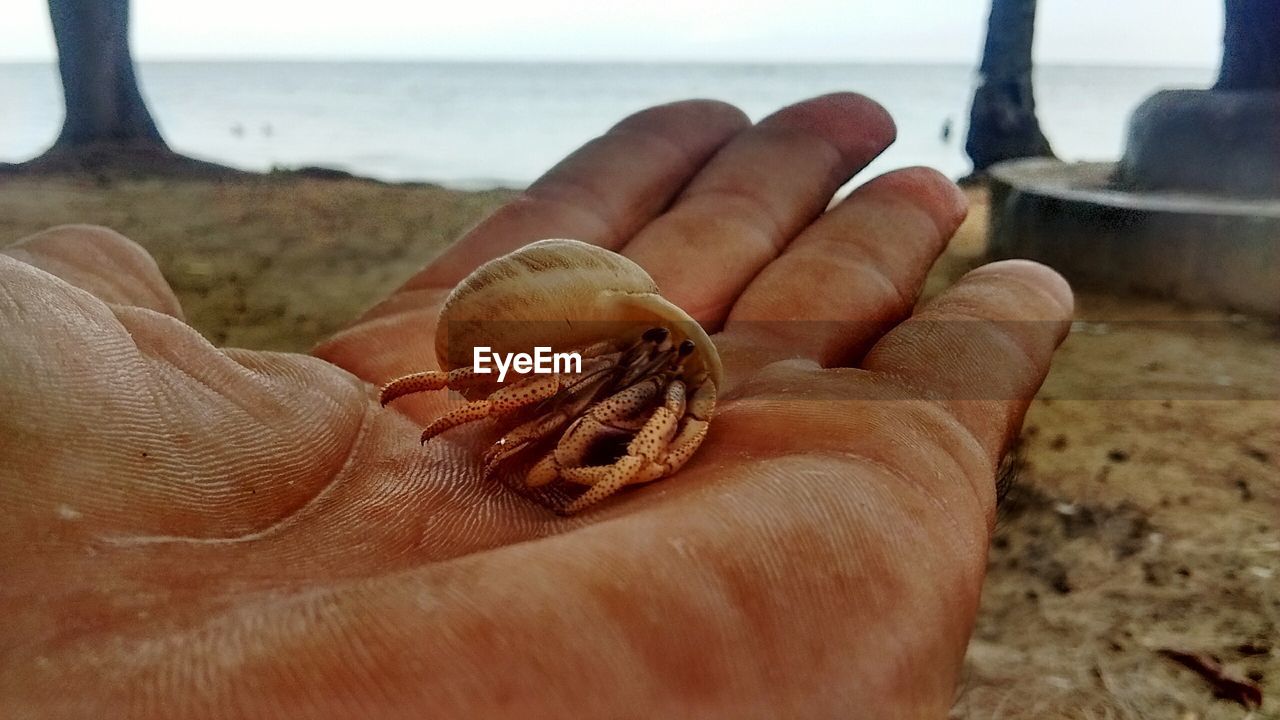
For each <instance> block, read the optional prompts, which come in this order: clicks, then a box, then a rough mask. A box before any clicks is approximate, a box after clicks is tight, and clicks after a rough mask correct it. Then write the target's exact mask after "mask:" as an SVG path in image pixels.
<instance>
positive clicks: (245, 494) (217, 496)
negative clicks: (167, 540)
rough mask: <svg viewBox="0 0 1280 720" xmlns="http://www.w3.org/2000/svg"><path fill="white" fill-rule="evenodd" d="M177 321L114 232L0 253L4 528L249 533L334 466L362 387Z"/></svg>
mask: <svg viewBox="0 0 1280 720" xmlns="http://www.w3.org/2000/svg"><path fill="white" fill-rule="evenodd" d="M51 273H56V274H57V276H55V274H51ZM179 315H180V311H179V309H178V305H177V301H176V299H175V298H174V296H173V293H172V291H171V290H169V288H168V286H167V285H166V284H165V283H164V281H163V279H162V278H161V277H160V275H159V272H158V270H157V269H156V267H155V263H154V261H152V260H151V258H150V257H149V256H147V254H146V253H145V251H143V250H142V249H141V248H139V247H138V246H137V245H135V244H133V243H132V242H130V241H128V240H127V239H125V238H123V237H122V236H120V235H117V234H115V233H112V232H110V231H106V230H102V229H96V228H84V227H79V228H77V227H67V228H58V229H55V230H53V231H49V232H46V233H41V234H40V235H36V236H33V237H32V238H29V239H27V240H26V241H23V242H20V243H19V244H18V245H17V246H15V247H12V248H9V249H8V250H7V251H6V252H5V253H4V254H0V337H3V338H4V343H3V344H0V404H2V405H3V408H0V438H2V439H3V440H2V441H0V504H3V506H4V507H6V508H11V509H12V511H8V512H6V513H5V515H4V519H3V520H0V536H2V535H8V536H10V537H11V538H12V537H27V538H30V537H32V536H33V535H37V534H38V535H41V536H43V535H44V534H45V531H46V529H47V528H48V527H49V521H50V520H55V519H58V518H61V519H76V520H79V521H80V522H77V523H61V524H55V527H77V528H80V530H79V531H80V532H84V531H86V530H88V529H90V528H92V530H93V531H94V532H97V533H104V534H112V535H130V534H145V535H184V536H190V537H208V538H216V537H231V536H237V535H240V534H245V533H251V532H255V531H257V530H260V529H262V528H264V527H267V526H269V525H271V524H272V523H274V522H277V521H279V519H280V518H282V517H284V516H286V515H287V514H289V513H291V512H293V511H294V510H296V509H297V508H298V507H300V506H301V505H303V504H305V503H306V502H307V501H308V500H309V499H310V498H312V497H314V495H315V494H316V493H317V492H318V488H319V487H320V486H322V485H323V483H325V482H326V481H327V479H328V478H331V477H332V476H333V475H334V474H335V473H336V471H337V468H339V467H340V466H341V465H342V463H343V462H344V461H345V458H346V457H347V455H348V453H349V450H350V446H351V444H352V442H353V440H354V438H355V436H356V434H357V429H358V428H359V427H360V424H361V422H362V418H363V416H364V414H365V412H367V408H368V407H369V406H370V402H369V398H368V392H369V391H368V389H367V388H366V387H365V386H364V385H363V384H362V383H360V382H359V381H357V380H356V379H355V378H353V377H351V376H350V375H347V374H346V373H343V372H342V371H340V370H337V369H336V368H333V367H332V366H330V365H328V364H327V363H324V362H323V361H320V360H316V359H312V358H306V357H302V356H290V355H279V354H268V353H250V352H246V351H226V352H224V351H221V350H218V349H217V348H214V347H213V346H212V345H210V344H209V343H208V342H207V341H205V340H204V338H202V337H201V336H200V335H199V334H198V333H197V332H195V331H194V330H193V329H191V328H190V327H188V326H187V325H185V324H184V323H182V322H181V321H180V320H179V319H178V316H179ZM68 531H70V530H68ZM14 533H16V535H14Z"/></svg>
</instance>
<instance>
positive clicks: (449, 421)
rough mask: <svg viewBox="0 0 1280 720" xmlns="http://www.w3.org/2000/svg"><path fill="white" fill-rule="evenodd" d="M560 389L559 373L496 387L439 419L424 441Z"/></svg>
mask: <svg viewBox="0 0 1280 720" xmlns="http://www.w3.org/2000/svg"><path fill="white" fill-rule="evenodd" d="M559 390H560V376H559V375H534V376H531V377H527V378H524V379H522V380H520V381H519V382H517V383H515V384H514V385H508V386H507V387H504V388H502V389H500V390H497V391H496V392H494V393H493V394H492V395H490V396H489V397H487V398H485V399H484V400H473V401H471V402H469V403H467V404H466V405H463V406H462V407H459V408H454V409H453V410H450V411H449V412H447V413H445V414H444V415H441V416H440V417H438V418H436V419H435V420H433V421H432V422H431V424H430V425H428V426H427V427H426V429H424V430H423V431H422V442H424V443H425V442H426V441H428V440H430V439H431V438H433V437H435V436H436V435H439V434H440V433H442V432H444V431H445V430H448V429H450V428H453V427H456V426H458V425H463V424H465V423H469V422H473V421H475V420H483V419H484V418H487V417H491V416H496V415H506V414H508V413H511V412H515V411H516V410H519V409H520V408H522V407H525V406H527V405H532V404H534V403H538V402H542V401H543V400H546V399H547V398H549V397H551V396H553V395H555V394H556V393H557V392H559Z"/></svg>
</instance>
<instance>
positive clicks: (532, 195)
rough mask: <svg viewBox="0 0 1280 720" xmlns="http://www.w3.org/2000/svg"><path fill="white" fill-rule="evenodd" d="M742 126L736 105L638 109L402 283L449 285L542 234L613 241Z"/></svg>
mask: <svg viewBox="0 0 1280 720" xmlns="http://www.w3.org/2000/svg"><path fill="white" fill-rule="evenodd" d="M748 125H749V122H748V120H747V118H746V116H745V115H743V114H742V112H741V111H740V110H738V109H737V108H735V107H733V106H732V105H728V104H725V103H720V102H713V101H709V100H690V101H685V102H677V103H671V104H669V105H661V106H658V107H654V108H649V109H647V110H643V111H641V112H639V113H636V114H635V115H632V116H631V117H628V118H627V119H625V120H623V121H622V122H620V123H618V124H617V125H615V126H614V127H613V128H612V129H610V130H609V131H608V132H607V133H605V134H604V135H602V136H600V137H598V138H596V139H595V140H592V141H591V142H589V143H587V144H586V145H584V146H583V147H582V148H580V149H579V150H578V151H577V152H575V153H573V154H572V155H570V156H569V157H567V158H565V159H564V160H563V161H562V162H560V164H558V165H556V166H555V167H554V168H552V169H551V170H550V171H548V172H547V173H546V174H545V175H543V176H542V177H541V178H540V179H538V180H537V181H536V182H534V183H533V185H531V186H530V187H529V189H528V190H527V191H525V193H524V194H523V195H522V196H521V197H520V198H519V199H517V200H515V201H513V202H511V203H508V204H507V205H506V206H505V207H503V208H501V209H500V210H498V211H497V212H496V213H494V214H493V215H492V216H490V217H489V218H488V219H486V220H485V221H484V222H482V223H481V224H480V225H479V226H478V227H476V229H474V230H472V231H471V232H470V233H468V234H467V236H466V237H464V238H462V239H461V240H459V241H458V242H456V243H454V244H453V245H452V246H451V247H450V248H449V249H448V250H446V251H445V252H444V253H443V254H442V255H441V256H440V257H438V258H437V259H436V260H435V261H434V262H432V263H431V265H430V266H429V267H428V268H427V269H426V270H424V271H422V272H421V273H419V274H418V275H417V276H416V277H414V278H413V279H411V280H410V281H409V282H408V283H407V284H406V285H405V287H406V288H407V289H418V288H424V287H436V288H441V287H444V288H448V287H453V286H454V285H456V284H457V283H458V281H459V280H461V279H462V278H464V277H466V276H467V274H468V273H470V272H471V271H472V270H474V269H475V268H476V267H477V266H479V265H480V264H482V263H484V262H486V261H488V260H492V259H493V258H495V257H498V256H500V255H504V254H506V253H508V252H511V251H512V250H515V249H516V248H518V247H520V246H521V245H525V244H527V243H529V242H532V241H534V240H541V239H544V238H552V237H564V238H573V239H575V240H582V241H584V242H589V243H593V244H597V245H602V246H604V247H608V248H617V247H620V246H621V245H622V244H623V243H624V242H626V241H627V240H628V239H629V238H630V237H631V236H632V235H633V234H635V232H636V231H637V230H639V229H640V228H641V227H643V226H644V225H645V224H646V223H648V222H649V221H650V220H651V219H653V217H654V216H656V215H657V214H658V213H660V212H662V211H663V210H665V209H666V207H667V205H668V204H670V202H671V199H672V198H673V197H675V195H676V193H678V192H679V191H680V189H681V188H683V187H684V186H685V184H686V183H687V182H688V181H689V178H690V177H692V176H693V175H694V173H696V172H697V171H698V169H699V168H701V167H702V165H703V163H705V162H706V161H707V158H709V157H711V155H712V154H713V153H715V151H716V150H717V149H719V148H720V146H722V145H724V144H725V143H726V142H728V141H729V139H730V138H732V137H733V136H734V135H736V134H737V133H739V132H740V131H741V130H743V129H744V128H745V127H747V126H748Z"/></svg>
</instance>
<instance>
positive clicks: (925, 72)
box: [0, 60, 1216, 189]
mask: <svg viewBox="0 0 1280 720" xmlns="http://www.w3.org/2000/svg"><path fill="white" fill-rule="evenodd" d="M138 75H139V78H140V81H141V84H142V87H143V92H144V94H145V95H146V97H147V100H148V103H149V106H150V108H151V111H152V114H153V115H154V116H155V119H156V122H157V123H158V124H159V126H160V128H161V131H162V132H163V133H164V135H165V137H166V139H167V140H168V141H169V143H170V145H171V146H172V147H173V148H174V149H176V150H178V151H180V152H185V153H188V154H191V155H194V156H198V157H201V158H205V159H209V160H213V161H216V162H221V163H224V164H228V165H233V166H236V167H240V168H244V169H246V170H269V169H272V168H274V167H282V168H293V167H301V166H324V167H332V168H336V169H340V170H345V171H348V172H351V173H354V174H357V175H362V176H368V177H373V178H377V179H380V180H387V181H421V182H436V183H440V184H442V185H446V186H450V187H457V188H466V189H471V188H481V187H493V186H505V187H522V186H524V185H527V184H528V183H529V182H530V181H532V180H533V179H534V178H536V177H537V176H538V175H540V174H541V173H542V172H543V171H545V170H546V169H547V168H549V167H550V166H551V165H553V164H554V163H555V162H556V161H558V160H559V159H560V158H562V157H563V156H564V155H565V154H567V153H568V152H570V151H572V150H573V149H574V148H576V147H577V146H579V145H581V144H582V143H583V142H585V141H587V140H589V139H590V138H592V137H594V136H596V135H599V134H600V133H601V132H604V131H605V130H606V129H608V127H609V126H611V125H612V124H614V123H615V122H617V121H618V120H620V119H621V118H622V117H624V116H626V115H627V114H629V113H632V112H635V111H636V110H640V109H642V108H644V107H648V106H650V105H655V104H659V103H663V102H670V101H673V100H679V99H685V98H692V97H702V98H713V99H717V100H724V101H726V102H730V103H733V104H735V105H737V106H738V107H740V108H742V109H743V110H744V111H745V112H746V113H747V114H748V115H750V116H751V117H752V118H753V119H759V118H761V117H763V116H765V115H767V114H768V113H769V112H772V111H773V110H776V109H777V108H779V107H781V106H783V105H786V104H788V103H791V102H795V101H797V100H800V99H803V98H805V97H809V96H812V95H817V94H822V93H826V92H834V91H839V90H852V91H857V92H861V93H863V94H866V95H868V96H870V97H872V98H874V99H875V100H877V101H878V102H880V103H881V104H883V105H884V106H885V107H886V108H887V109H888V110H889V111H890V113H892V114H893V116H894V119H895V121H896V122H897V125H898V141H897V143H895V144H894V146H893V147H892V148H890V149H889V150H888V151H886V152H885V153H884V155H882V156H881V157H880V158H878V159H877V160H876V161H875V162H874V163H873V164H872V166H871V167H870V168H869V170H868V173H867V174H866V175H865V177H871V176H873V175H875V174H878V173H880V172H884V171H887V170H890V169H893V168H895V167H902V166H907V165H927V166H930V167H934V168H937V169H938V170H940V171H942V172H943V173H945V174H947V175H949V176H952V177H958V176H961V175H964V174H965V173H967V172H968V170H969V162H968V159H967V158H966V157H965V156H964V151H963V145H964V134H965V129H966V121H967V115H968V108H969V102H970V100H971V98H972V94H973V88H974V86H975V83H976V67H975V66H973V65H965V64H902V63H893V64H888V63H884V64H880V63H820V64H819V63H798V62H797V63H789V62H784V63H776V62H770V63H765V62H734V63H727V62H669V61H663V62H607V63H600V62H574V61H557V62H521V63H516V62H500V61H437V60H431V61H394V60H359V61H330V60H288V61H285V60H273V61H255V60H234V61H187V60H184V61H162V62H156V61H147V62H141V63H139V64H138ZM1215 75H1216V68H1209V67H1142V66H1136V67H1116V66H1085V65H1041V66H1039V67H1037V69H1036V74H1035V83H1036V86H1035V89H1036V100H1037V107H1038V111H1039V117H1040V121H1041V124H1042V126H1043V128H1044V131H1045V134H1046V135H1047V136H1048V137H1049V140H1050V142H1051V143H1052V145H1053V147H1054V150H1055V151H1056V152H1057V153H1058V155H1059V156H1060V157H1062V158H1064V159H1067V160H1106V159H1114V158H1115V157H1117V156H1118V155H1119V153H1120V150H1121V147H1122V145H1123V137H1124V131H1125V124H1126V122H1127V119H1128V115H1129V113H1130V112H1131V111H1132V110H1133V108H1134V107H1135V106H1136V105H1137V104H1138V103H1139V102H1141V101H1142V100H1143V99H1144V98H1145V97H1147V96H1148V95H1150V94H1151V93H1152V92H1154V91H1156V90H1158V89H1160V88H1163V87H1207V86H1209V85H1211V84H1212V82H1213V80H1214V77H1215ZM62 111H63V110H62V98H61V89H60V87H59V84H58V77H57V67H56V65H55V64H54V63H51V62H24V63H3V64H0V162H19V161H22V160H25V159H29V158H30V157H33V156H34V155H37V154H38V153H39V152H40V151H41V150H43V149H44V148H45V147H47V146H48V145H49V143H51V142H52V141H53V139H54V137H55V136H56V135H57V133H58V130H59V127H60V125H61V121H62ZM944 127H947V128H949V130H950V132H949V133H944Z"/></svg>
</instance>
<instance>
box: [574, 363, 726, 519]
mask: <svg viewBox="0 0 1280 720" xmlns="http://www.w3.org/2000/svg"><path fill="white" fill-rule="evenodd" d="M715 402H716V391H715V386H714V385H712V384H711V383H709V382H703V384H702V385H700V386H699V387H698V389H697V390H695V391H694V393H693V398H692V399H691V400H690V402H689V404H688V406H687V408H686V405H685V387H684V384H683V383H681V382H680V381H679V380H676V381H673V382H672V383H671V385H669V386H668V387H667V396H666V402H665V403H664V405H663V406H662V407H660V408H658V409H657V410H655V411H654V414H653V417H651V418H650V419H649V421H648V422H647V423H645V425H644V427H643V428H641V430H640V432H638V433H636V437H635V438H634V439H633V440H632V441H631V444H630V445H628V446H627V454H626V455H625V456H623V457H622V458H621V459H619V460H618V462H616V463H614V464H612V465H603V466H595V467H585V468H563V469H562V470H561V474H562V475H563V476H564V477H565V479H566V480H570V481H572V482H577V483H583V484H590V485H591V487H590V488H589V489H588V490H587V491H586V492H585V493H583V494H582V495H580V496H578V497H577V498H576V499H575V500H574V501H573V502H571V503H569V504H568V505H567V506H565V508H564V510H563V512H564V513H565V514H573V513H576V512H578V511H579V510H582V509H583V508H585V507H587V506H589V505H592V504H594V503H597V502H599V501H601V500H603V499H604V498H607V497H609V496H610V495H612V494H613V493H615V492H617V491H618V490H620V489H622V488H623V487H625V486H627V485H630V484H633V483H646V482H652V481H653V480H657V479H658V478H661V477H666V476H668V475H670V474H672V473H674V472H676V471H677V470H679V469H680V468H681V467H683V466H684V464H685V463H687V462H688V461H689V458H691V457H693V454H694V452H695V451H697V449H698V446H700V445H701V444H702V441H703V440H704V439H705V438H706V436H707V429H708V427H709V425H708V423H707V420H706V418H707V417H709V416H710V413H711V412H712V411H713V410H714V409H715ZM686 412H687V415H686ZM682 417H683V422H681V419H682Z"/></svg>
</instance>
